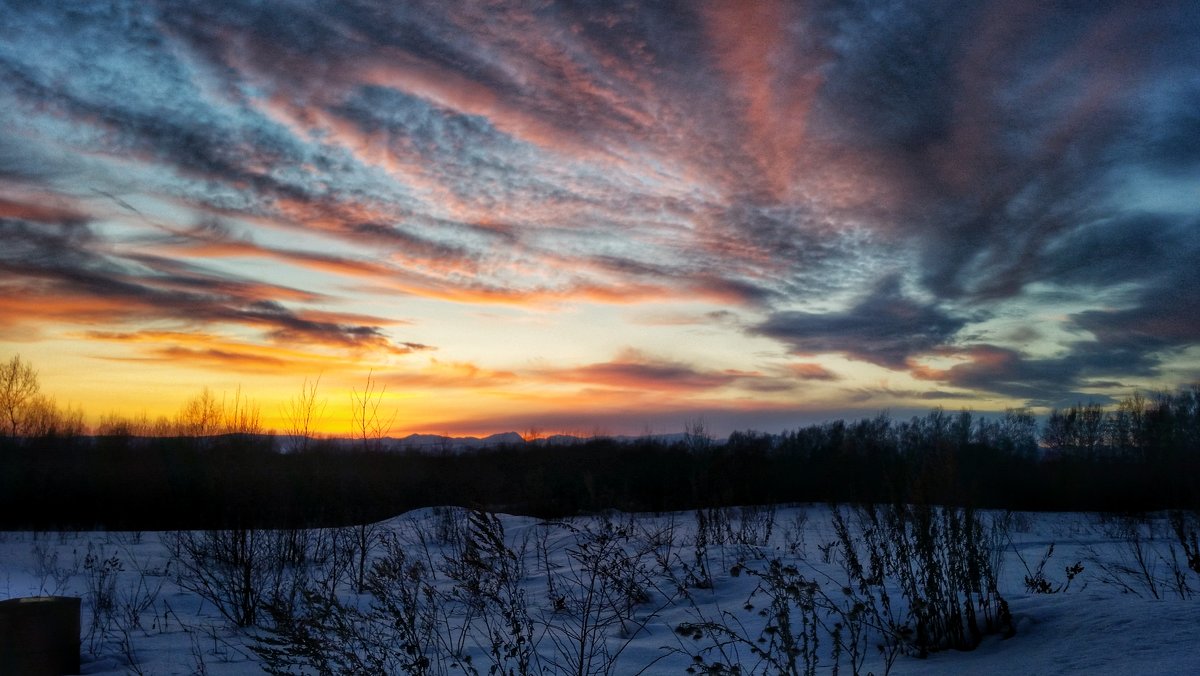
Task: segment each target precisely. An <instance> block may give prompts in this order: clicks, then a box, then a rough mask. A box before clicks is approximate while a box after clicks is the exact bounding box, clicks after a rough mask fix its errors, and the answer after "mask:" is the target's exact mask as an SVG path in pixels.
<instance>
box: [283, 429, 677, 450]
mask: <svg viewBox="0 0 1200 676" xmlns="http://www.w3.org/2000/svg"><path fill="white" fill-rule="evenodd" d="M276 438H277V439H279V440H280V441H281V442H283V445H285V446H286V445H288V444H287V443H286V442H287V440H288V437H287V435H279V436H277V437H276ZM596 438H604V439H611V440H614V441H618V442H631V441H638V440H641V439H654V440H656V441H661V442H663V443H668V444H669V443H674V442H677V441H682V440H683V438H684V435H683V434H682V433H677V434H654V435H648V436H646V435H641V436H629V435H620V436H605V437H580V436H575V435H571V434H553V435H550V436H548V437H542V438H539V439H536V440H531V441H526V440H525V438H524V437H522V436H521V435H520V434H518V433H516V432H501V433H499V434H491V435H488V436H486V437H451V436H446V435H441V434H410V435H408V436H406V437H398V438H397V437H384V438H383V439H381V440H380V446H381V447H383V448H384V449H385V450H389V451H409V450H412V451H428V452H438V451H444V452H452V453H455V452H462V451H475V450H480V449H486V448H495V447H497V446H523V445H525V444H539V445H544V446H574V445H576V444H583V443H587V442H589V441H592V440H593V439H596ZM322 442H323V443H332V444H334V445H337V446H346V447H351V446H353V445H355V444H357V443H359V440H357V439H353V438H349V437H331V438H327V439H322Z"/></svg>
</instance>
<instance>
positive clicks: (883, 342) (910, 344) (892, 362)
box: [751, 275, 967, 369]
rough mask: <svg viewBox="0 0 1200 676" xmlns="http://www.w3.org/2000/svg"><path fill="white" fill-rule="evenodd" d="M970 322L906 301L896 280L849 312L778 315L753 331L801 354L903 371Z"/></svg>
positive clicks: (881, 284) (891, 279) (882, 284)
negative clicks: (828, 355)
mask: <svg viewBox="0 0 1200 676" xmlns="http://www.w3.org/2000/svg"><path fill="white" fill-rule="evenodd" d="M966 323H967V322H966V320H963V319H959V318H956V317H953V316H951V315H949V314H947V313H946V312H944V311H942V310H941V309H939V308H937V307H936V306H934V305H931V304H923V303H920V302H918V301H916V300H913V299H912V298H909V297H907V296H905V295H904V293H903V291H902V290H901V284H900V278H899V277H897V276H894V275H893V276H889V277H886V278H884V279H883V280H882V281H881V282H879V284H878V285H877V286H876V287H875V289H874V290H873V291H871V292H870V293H869V294H867V295H866V296H864V297H862V298H860V299H859V301H858V302H857V303H856V304H855V305H854V306H852V307H851V308H849V309H847V310H845V311H840V312H836V311H835V312H825V313H817V312H800V311H781V312H775V313H773V314H771V315H770V316H769V317H768V318H767V319H766V321H764V322H762V323H760V324H758V325H757V326H754V327H752V328H751V331H752V332H753V333H755V334H758V335H763V336H768V337H771V338H776V339H778V340H780V341H782V342H784V343H785V344H787V345H788V346H789V347H790V348H791V349H792V351H793V352H795V353H797V354H820V353H825V352H834V353H841V354H845V355H847V356H849V357H852V358H854V359H860V360H863V361H867V362H871V363H873V364H878V365H880V366H884V367H887V368H892V369H903V368H905V367H906V365H907V363H908V359H909V358H910V357H912V356H915V355H919V354H923V353H927V352H930V351H932V350H935V349H936V348H938V347H940V346H942V345H945V344H946V343H947V342H948V341H949V340H950V339H951V338H952V337H953V336H954V334H955V333H957V332H958V331H959V330H960V329H961V328H962V327H963V326H965V325H966Z"/></svg>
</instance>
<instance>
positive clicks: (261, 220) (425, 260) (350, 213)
mask: <svg viewBox="0 0 1200 676" xmlns="http://www.w3.org/2000/svg"><path fill="white" fill-rule="evenodd" d="M6 10H8V11H7V12H6V15H5V19H6V20H5V21H4V22H2V25H0V124H3V125H4V126H5V129H6V130H7V132H8V133H6V135H5V136H4V138H0V228H2V230H0V235H3V236H4V243H5V247H4V251H3V252H0V269H2V270H3V272H4V274H5V279H4V280H3V281H0V288H2V290H3V291H4V293H3V296H2V297H0V310H2V311H3V312H0V324H4V326H5V330H6V331H9V332H11V331H15V330H17V327H18V325H20V326H34V325H36V324H38V323H39V322H51V321H53V322H68V323H76V324H88V325H91V326H93V327H102V328H107V329H113V330H127V329H129V328H131V327H130V325H133V324H136V323H137V322H160V321H162V322H171V323H172V326H173V327H178V326H191V327H194V328H195V330H196V331H197V332H204V333H210V332H212V333H217V331H215V330H214V329H213V328H212V327H214V326H218V327H219V326H225V325H231V326H237V327H239V328H240V329H242V330H244V331H250V332H252V333H254V334H255V335H256V337H257V339H258V340H260V341H262V343H263V344H270V345H273V346H275V347H282V346H285V345H286V344H290V343H293V342H295V343H298V344H301V345H307V346H309V347H316V346H325V347H332V348H335V349H342V350H378V351H380V352H383V353H391V354H406V353H411V352H413V351H418V350H423V349H424V348H425V346H423V345H420V344H419V341H408V342H405V341H402V340H397V339H396V338H394V337H393V336H392V331H393V330H394V327H395V326H397V325H399V324H401V323H402V322H400V321H398V320H396V319H394V318H390V317H386V316H381V317H373V316H364V315H363V314H362V313H356V312H345V313H342V312H338V311H337V310H338V308H339V306H340V303H341V302H343V301H346V300H353V299H351V298H348V295H349V294H352V293H370V294H371V296H370V300H371V302H376V301H379V302H380V303H382V304H386V305H387V306H388V308H389V309H388V310H387V311H380V314H383V315H386V314H388V313H389V312H394V311H395V307H396V304H397V303H400V302H405V301H407V300H409V299H411V298H413V297H419V298H421V299H422V302H420V303H411V304H408V305H405V306H404V307H405V313H406V315H405V316H406V317H407V316H408V315H407V312H408V308H409V307H413V308H421V309H422V310H423V311H425V310H428V308H431V307H436V306H437V304H438V303H439V302H448V303H457V304H496V303H499V304H506V305H510V306H515V307H524V308H528V309H536V310H539V311H541V310H545V309H547V308H553V309H571V310H572V311H585V310H583V309H584V308H586V306H587V305H590V304H620V305H633V304H646V305H647V306H648V307H647V308H646V313H649V312H651V311H653V312H655V313H656V314H659V316H662V317H665V316H667V315H666V314H664V313H659V312H658V310H659V308H660V306H662V305H665V304H668V303H673V304H675V305H677V306H678V308H677V309H676V310H674V311H673V314H672V317H674V319H672V321H680V319H679V318H680V317H696V316H700V315H702V314H703V313H705V312H724V313H727V314H725V315H721V316H725V317H730V316H735V317H738V318H739V319H738V321H736V322H734V321H729V322H723V323H722V322H715V321H714V322H706V326H707V327H709V329H710V330H712V331H717V332H723V333H724V334H726V335H729V336H734V335H737V333H738V332H742V333H748V334H750V335H753V336H758V337H764V336H765V337H768V338H771V339H774V340H775V341H776V342H777V344H778V346H779V348H781V349H784V350H787V351H791V352H795V353H798V354H817V353H838V354H843V355H846V356H847V357H849V358H852V359H858V360H862V361H866V362H869V363H872V364H876V365H879V366H884V367H886V368H889V369H895V370H903V369H907V368H918V367H916V366H913V364H914V363H915V362H914V360H915V359H917V360H919V358H920V357H922V356H928V355H933V354H942V355H945V354H958V355H962V356H963V358H964V359H966V360H967V362H965V363H964V364H961V365H960V366H958V367H950V368H947V369H942V370H941V371H938V372H937V373H934V372H932V371H921V373H922V374H923V375H924V376H927V377H929V378H931V380H930V381H929V382H931V383H933V382H943V383H946V384H951V385H957V384H959V383H961V385H959V387H962V388H973V389H972V391H979V392H983V393H992V394H1003V395H1004V396H1011V397H1017V398H1028V399H1029V400H1039V401H1046V400H1049V399H1051V398H1053V397H1057V396H1060V395H1064V394H1070V393H1071V392H1076V391H1079V390H1081V389H1087V388H1086V385H1087V384H1088V383H1094V382H1098V381H1096V380H1095V379H1096V378H1097V377H1101V376H1102V377H1103V379H1104V380H1110V381H1118V380H1131V379H1136V378H1147V379H1148V378H1154V377H1157V376H1156V374H1158V373H1161V372H1163V371H1164V370H1166V367H1168V366H1170V365H1171V364H1173V363H1175V362H1178V361H1179V360H1180V359H1182V357H1180V355H1181V354H1183V352H1184V351H1185V350H1186V349H1188V348H1190V347H1192V346H1195V345H1197V344H1200V333H1198V331H1197V329H1198V327H1197V326H1196V325H1195V322H1194V321H1192V320H1191V317H1193V316H1198V315H1200V312H1196V311H1194V310H1195V308H1194V306H1195V304H1196V298H1197V295H1196V293H1195V292H1194V291H1192V289H1195V288H1198V285H1197V281H1200V280H1197V279H1195V275H1194V274H1193V273H1191V272H1190V270H1191V269H1193V268H1194V267H1195V266H1194V264H1193V261H1194V260H1195V259H1196V257H1197V256H1198V255H1200V236H1198V234H1197V233H1198V232H1200V228H1197V222H1196V218H1195V215H1194V213H1192V212H1194V209H1191V208H1190V206H1189V205H1190V204H1191V202H1194V201H1195V200H1194V198H1195V191H1194V185H1193V184H1194V181H1190V177H1191V176H1192V175H1193V174H1194V173H1195V170H1196V168H1197V167H1200V144H1198V143H1197V142H1196V140H1195V139H1196V138H1200V134H1198V133H1197V123H1198V119H1200V118H1197V113H1196V110H1198V109H1200V81H1198V80H1197V79H1196V76H1195V66H1194V64H1195V63H1197V61H1198V59H1200V42H1198V41H1196V40H1195V35H1196V34H1197V32H1198V31H1200V9H1198V8H1197V6H1196V5H1195V3H1189V2H1170V1H1168V2H1161V3H1156V4H1155V5H1154V7H1150V8H1147V7H1142V6H1140V5H1136V4H1134V3H1127V2H1115V1H1114V2H1109V1H1098V2H1093V3H1077V2H1069V1H1068V0H1061V1H1059V0H1053V1H1049V2H1040V1H1033V0H1029V1H1025V0H1019V1H1017V2H1007V1H1004V2H1002V1H1000V0H984V1H981V2H971V3H961V2H945V1H941V0H923V1H917V0H896V1H894V2H888V3H879V2H872V1H869V0H848V1H839V2H815V3H808V4H804V5H800V4H796V3H790V2H782V1H770V0H762V1H761V2H755V3H743V4H741V5H736V6H735V5H733V4H730V5H697V4H696V3H686V2H646V3H634V4H633V5H631V6H629V7H622V8H615V7H612V6H608V5H606V4H604V3H599V4H568V5H562V4H550V5H547V6H544V7H538V8H529V7H526V6H524V5H522V4H521V3H500V4H496V3H469V4H467V5H465V6H455V7H454V8H453V9H451V8H449V7H448V6H446V5H445V4H444V3H437V2H412V3H371V2H365V3H333V4H329V3H312V2H307V1H301V2H298V3H292V4H288V5H286V6H283V5H276V4H269V3H268V4H263V3H253V2H241V1H239V0H233V1H230V2H221V3H192V2H178V1H164V2H158V3H140V4H137V5H130V6H120V7H110V6H106V5H87V6H83V7H79V8H75V9H73V10H72V11H71V12H66V11H63V10H62V9H61V8H59V7H57V6H54V5H53V4H49V5H48V4H42V5H38V4H36V3H33V4H28V3H27V4H24V5H17V6H13V7H9V8H6ZM103 196H108V197H109V199H107V200H105V199H101V197H103ZM296 268H299V270H297V269H296ZM235 271H236V272H235ZM312 271H316V272H320V273H322V274H321V275H304V274H303V273H304V272H312ZM896 271H903V275H902V276H901V275H899V274H898V273H897V272H896ZM330 275H332V276H335V277H337V278H349V279H348V280H347V279H336V280H335V281H333V282H330V281H329V280H328V276H330ZM339 284H340V285H342V286H337V285H339ZM348 285H352V286H348ZM846 299H850V300H849V301H847V300H846ZM691 304H697V305H702V306H704V307H690V305H691ZM359 306H360V305H359V304H357V303H356V304H355V307H359ZM709 306H711V307H709ZM817 308H820V309H819V310H818V309H817ZM430 312H433V311H430ZM433 314H436V312H433ZM562 314H563V317H564V318H563V319H562V321H570V319H569V318H566V317H567V315H569V314H570V313H562ZM630 314H635V313H630ZM640 316H645V314H642V315H640ZM750 317H759V318H760V319H758V320H757V321H755V320H753V319H749V318H750ZM1047 317H1056V318H1058V319H1057V321H1056V323H1055V324H1054V325H1053V327H1051V326H1050V325H1047V326H1046V327H1045V330H1038V331H1034V330H1033V328H1031V326H1030V325H1031V324H1032V323H1034V322H1043V320H1045V319H1046V318H1047ZM994 318H1009V319H1010V325H1009V326H1005V327H1004V333H1002V334H1000V333H996V332H989V331H991V329H990V328H989V327H987V326H984V325H983V323H984V322H986V321H988V320H990V319H994ZM417 319H418V321H419V320H420V318H417ZM110 324H111V325H112V326H110ZM1038 328H1039V329H1040V328H1042V327H1041V326H1040V325H1039V327H1038ZM1052 328H1059V329H1061V330H1060V331H1058V332H1055V331H1053V330H1051V329H1052ZM625 329H628V326H620V327H617V328H616V330H625ZM8 335H13V334H11V333H9V334H8ZM731 344H732V341H731ZM188 349H194V350H202V348H200V347H193V348H188ZM214 349H216V348H214ZM220 349H222V350H225V351H226V352H228V354H222V355H218V354H215V353H214V354H204V353H197V354H193V355H192V357H193V358H195V359H197V360H202V359H208V360H209V361H210V362H211V363H213V364H216V363H219V362H220V361H221V360H222V359H225V360H226V361H228V362H229V363H235V362H236V361H237V360H238V359H239V358H240V357H239V356H238V355H240V354H241V353H235V352H233V351H231V350H228V349H226V348H220ZM1054 350H1057V352H1054ZM1051 353H1054V354H1056V355H1058V356H1056V357H1054V358H1053V359H1047V358H1042V357H1034V356H1031V355H1040V354H1051ZM182 356H183V355H181V357H182ZM476 357H477V355H474V354H464V355H457V356H455V355H447V356H446V359H447V361H448V362H462V363H475V361H476ZM773 357H774V358H778V355H777V354H776V355H774V356H773ZM731 361H732V359H731ZM819 368H820V367H815V368H813V369H812V370H811V371H809V372H805V371H803V369H801V371H797V372H793V373H791V374H790V375H789V376H788V378H791V379H801V380H804V379H808V380H832V379H833V378H834V377H836V376H837V375H841V377H842V378H843V380H852V378H851V377H850V376H849V375H848V374H830V373H829V372H827V371H826V372H822V371H820V370H817V369H819ZM955 369H958V370H955ZM563 370H564V375H565V376H568V377H574V378H579V379H580V380H579V381H578V382H584V380H585V379H592V381H595V382H594V383H593V384H596V385H597V386H598V387H609V386H610V385H607V384H605V383H609V384H611V386H613V387H615V386H616V384H620V383H624V384H626V385H629V386H633V385H635V384H639V383H640V384H643V385H650V384H653V383H658V386H669V387H673V388H676V390H675V391H677V392H680V393H684V394H687V393H690V392H694V391H702V390H704V389H706V388H707V389H717V388H720V387H725V386H728V385H735V386H737V387H745V388H746V389H751V388H759V389H760V390H764V389H765V390H770V389H771V388H773V387H775V386H776V385H774V384H773V380H771V379H770V378H768V379H752V378H748V377H742V376H734V375H731V374H727V373H723V372H721V371H719V370H714V369H706V368H704V367H703V366H702V365H692V364H682V363H674V362H672V361H670V360H662V359H654V358H651V357H647V356H645V355H641V356H630V355H623V356H621V357H618V358H617V359H613V360H609V361H604V360H603V358H602V357H601V358H597V357H592V358H590V359H589V360H588V361H586V362H584V363H583V364H581V365H575V366H574V367H571V366H567V367H564V369H563ZM1174 370H1175V371H1179V369H1177V368H1176V369H1174ZM1044 374H1054V377H1055V378H1059V379H1060V380H1057V381H1056V380H1054V379H1053V378H1049V377H1043V375H1044ZM774 377H775V376H774V375H772V376H771V378H774ZM464 382H465V381H464ZM572 382H574V381H572ZM752 383H753V384H752ZM949 391H950V390H945V391H944V392H943V394H944V393H945V392H949Z"/></svg>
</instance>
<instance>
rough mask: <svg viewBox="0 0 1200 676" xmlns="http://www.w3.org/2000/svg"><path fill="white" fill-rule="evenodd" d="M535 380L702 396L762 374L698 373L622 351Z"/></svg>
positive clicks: (545, 373) (542, 374) (688, 367)
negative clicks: (606, 358)
mask: <svg viewBox="0 0 1200 676" xmlns="http://www.w3.org/2000/svg"><path fill="white" fill-rule="evenodd" d="M538 376H539V377H541V378H544V379H547V380H550V381H555V382H558V381H562V382H573V383H583V384H588V385H596V386H601V387H609V388H619V389H636V390H645V391H677V392H704V391H709V390H716V389H719V388H722V387H725V386H728V385H732V384H735V383H738V382H739V381H743V380H754V379H758V378H760V377H761V374H758V373H747V372H741V371H731V370H726V371H718V370H705V369H699V368H696V367H695V366H692V365H690V364H687V363H684V362H679V361H674V360H669V359H660V358H656V357H652V356H650V355H647V354H645V353H643V352H640V351H638V350H625V351H624V352H622V353H621V354H620V355H618V356H617V357H616V358H615V359H613V360H611V361H607V362H597V363H593V364H587V365H584V366H579V367H576V368H569V369H555V370H551V371H543V372H540V373H539V374H538Z"/></svg>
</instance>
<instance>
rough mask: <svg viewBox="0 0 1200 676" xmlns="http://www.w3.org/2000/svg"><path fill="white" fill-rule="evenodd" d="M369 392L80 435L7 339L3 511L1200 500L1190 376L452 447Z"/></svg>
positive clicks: (245, 519) (203, 516) (3, 521)
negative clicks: (879, 411) (276, 411)
mask: <svg viewBox="0 0 1200 676" xmlns="http://www.w3.org/2000/svg"><path fill="white" fill-rule="evenodd" d="M381 395H382V389H381V388H380V387H379V386H378V385H377V384H376V383H375V382H374V381H373V380H372V379H370V378H369V379H368V380H367V383H366V386H365V387H364V388H363V389H362V390H361V391H360V390H356V391H354V392H353V393H352V404H353V405H354V424H355V435H354V439H353V442H347V441H346V440H337V441H335V440H322V439H317V438H314V437H313V435H312V434H311V430H312V429H313V428H314V426H315V424H316V423H317V422H318V418H319V411H320V409H321V408H322V406H323V404H322V403H321V402H320V401H319V400H318V398H317V383H316V382H312V383H307V382H306V383H305V386H304V389H303V390H302V392H301V394H300V396H298V397H296V399H295V400H293V401H292V402H290V404H289V406H288V409H287V412H288V416H287V417H288V419H289V421H290V422H289V424H288V426H287V429H285V434H284V435H283V436H280V437H278V438H276V437H274V436H273V435H271V434H270V433H266V432H264V430H263V429H262V425H261V424H260V422H259V415H258V409H257V407H256V406H255V405H254V404H253V403H252V402H250V401H249V400H247V399H246V398H244V397H243V396H242V395H241V393H240V392H239V393H235V394H234V395H233V396H223V397H220V398H218V397H217V396H216V395H214V394H213V393H211V392H210V391H208V390H204V391H203V392H202V393H201V394H200V395H198V396H196V397H194V398H193V399H191V400H189V401H188V402H186V403H185V405H184V406H183V407H182V408H181V409H180V411H179V412H178V413H177V414H176V415H175V416H174V417H172V418H165V417H164V418H160V419H158V420H155V421H149V420H147V419H144V418H143V419H133V420H130V419H124V418H121V417H119V416H107V417H105V418H103V419H101V421H100V424H99V425H98V426H97V427H96V429H95V430H92V432H93V433H92V434H91V435H88V434H87V430H86V429H85V428H84V426H83V423H82V414H81V413H78V412H73V411H63V410H61V409H58V408H57V407H56V406H54V404H53V400H52V399H48V398H46V397H45V396H44V395H42V394H41V393H40V389H39V388H38V387H37V378H36V372H34V371H33V370H32V368H31V367H29V365H28V364H26V363H24V362H22V361H21V360H20V359H19V358H16V357H14V358H13V359H12V360H10V361H8V362H4V363H2V364H0V419H2V420H0V422H3V424H4V431H3V433H0V528H97V527H99V528H109V529H177V528H206V527H217V526H234V525H236V526H246V527H249V526H256V527H265V526H301V525H343V524H347V523H362V522H365V521H370V520H378V519H382V518H385V517H388V516H391V515H394V514H398V513H401V512H403V511H406V510H409V509H413V508H417V507H423V506H432V505H447V504H455V505H460V506H482V507H486V508H489V509H493V510H500V511H507V512H511V513H526V514H536V515H541V516H562V515H569V514H576V513H580V512H595V511H599V510H604V509H614V508H615V509H621V510H625V511H667V510H680V509H691V508H697V507H713V506H723V505H736V504H765V503H781V502H810V501H817V502H909V503H933V504H945V505H964V506H974V507H988V508H1007V509H1028V510H1105V511H1125V512H1135V511H1145V510H1155V509H1163V508H1168V507H1172V508H1173V507H1181V508H1200V386H1193V387H1191V388H1187V389H1182V390H1180V391H1178V392H1173V393H1170V392H1162V393H1158V394H1155V395H1153V396H1150V397H1145V396H1142V395H1134V396H1132V397H1130V398H1128V399H1126V400H1125V401H1123V402H1121V403H1120V404H1118V405H1116V406H1112V407H1107V408H1105V407H1101V406H1098V405H1094V404H1088V405H1078V406H1074V407H1071V408H1069V409H1065V410H1055V411H1052V412H1051V413H1050V415H1049V416H1048V418H1047V419H1046V423H1045V424H1044V425H1042V426H1041V427H1040V428H1039V425H1038V423H1037V420H1036V419H1035V418H1034V416H1033V415H1032V414H1030V413H1029V411H1027V410H1024V409H1017V410H1010V411H1007V412H1006V413H1004V414H1002V415H999V416H982V415H977V414H974V413H972V412H970V411H960V412H956V413H949V412H946V411H943V410H942V409H935V410H933V411H931V412H930V413H929V414H927V415H925V416H918V417H913V418H910V419H908V420H896V419H893V418H891V417H889V416H888V415H879V416H876V417H874V418H869V419H863V420H858V421H851V422H847V421H841V420H839V421H833V422H827V423H824V424H820V425H812V426H808V427H804V428H800V429H797V430H794V431H790V432H786V433H784V434H779V435H768V434H762V433H757V432H737V433H734V434H733V435H731V436H730V437H729V439H728V440H727V441H725V442H724V443H717V442H716V441H715V440H714V439H712V438H711V437H710V436H709V435H708V434H707V433H706V432H705V430H704V429H703V427H702V426H700V425H693V426H691V427H690V429H689V430H688V433H687V434H686V435H685V436H684V438H683V439H682V440H680V441H676V442H666V441H662V440H656V439H640V440H635V441H617V440H611V439H603V438H601V439H593V440H590V441H586V442H583V443H579V444H576V445H566V446H559V445H547V444H545V443H523V444H516V445H511V446H500V447H496V448H491V449H487V450H482V451H463V452H459V453H450V452H446V451H442V452H437V453H430V452H416V451H397V450H395V449H389V448H386V447H385V444H386V443H387V442H386V439H385V437H386V432H387V430H388V427H389V424H390V423H389V422H388V420H387V418H386V416H385V415H384V414H382V413H381V412H380V406H379V402H380V401H381V399H382V397H381ZM36 421H41V422H40V423H38V424H36V425H35V424H33V423H34V422H36Z"/></svg>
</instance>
